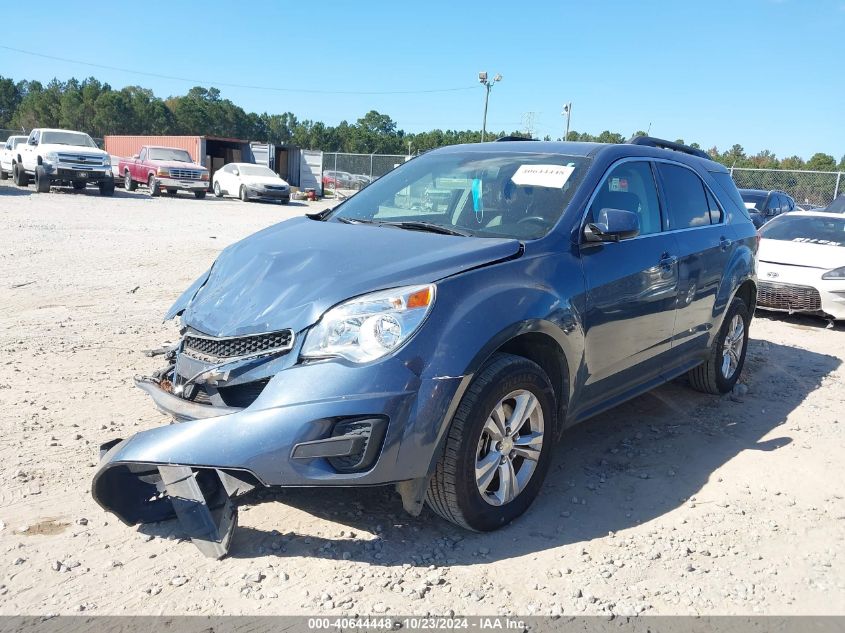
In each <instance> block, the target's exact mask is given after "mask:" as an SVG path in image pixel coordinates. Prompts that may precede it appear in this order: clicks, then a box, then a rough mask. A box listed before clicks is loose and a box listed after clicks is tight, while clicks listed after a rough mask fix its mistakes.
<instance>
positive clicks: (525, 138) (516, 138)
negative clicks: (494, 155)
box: [496, 135, 537, 143]
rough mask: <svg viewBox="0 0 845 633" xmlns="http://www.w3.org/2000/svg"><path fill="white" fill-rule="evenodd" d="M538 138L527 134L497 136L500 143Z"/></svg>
mask: <svg viewBox="0 0 845 633" xmlns="http://www.w3.org/2000/svg"><path fill="white" fill-rule="evenodd" d="M536 140H537V139H536V138H530V137H527V136H514V135H510V136H503V137H501V138H497V139H496V142H497V143H498V142H500V141H536Z"/></svg>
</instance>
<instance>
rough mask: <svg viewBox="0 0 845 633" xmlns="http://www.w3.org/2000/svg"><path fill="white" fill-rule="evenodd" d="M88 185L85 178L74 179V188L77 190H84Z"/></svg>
mask: <svg viewBox="0 0 845 633" xmlns="http://www.w3.org/2000/svg"><path fill="white" fill-rule="evenodd" d="M87 186H88V183H87V182H85V181H84V180H74V181H73V188H74V189H76V190H77V191H82V190H83V189H85V187H87Z"/></svg>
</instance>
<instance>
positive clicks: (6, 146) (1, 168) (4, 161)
mask: <svg viewBox="0 0 845 633" xmlns="http://www.w3.org/2000/svg"><path fill="white" fill-rule="evenodd" d="M21 143H26V136H10V137H9V138H7V139H6V142H5V143H3V147H2V148H0V180H6V178H8V177H9V175H10V174H11V173H12V156H14V154H15V148H16V147H17V146H18V145H20V144H21Z"/></svg>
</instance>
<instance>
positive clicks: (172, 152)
mask: <svg viewBox="0 0 845 633" xmlns="http://www.w3.org/2000/svg"><path fill="white" fill-rule="evenodd" d="M149 159H150V160H172V161H174V162H177V163H190V162H192V161H191V155H190V154H189V153H188V152H186V151H185V150H183V149H170V148H169V147H151V148H150V153H149Z"/></svg>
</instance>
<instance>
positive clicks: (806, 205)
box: [795, 202, 824, 211]
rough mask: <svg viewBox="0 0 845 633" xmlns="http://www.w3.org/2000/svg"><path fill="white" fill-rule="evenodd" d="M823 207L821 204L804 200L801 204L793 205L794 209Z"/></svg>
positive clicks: (810, 209) (819, 208)
mask: <svg viewBox="0 0 845 633" xmlns="http://www.w3.org/2000/svg"><path fill="white" fill-rule="evenodd" d="M823 209H824V207H823V206H822V205H818V204H813V203H812V202H804V203H802V204H797V203H796V205H795V210H796V211H822V210H823Z"/></svg>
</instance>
